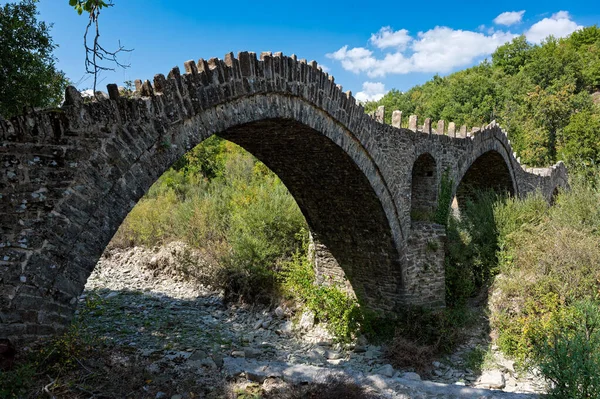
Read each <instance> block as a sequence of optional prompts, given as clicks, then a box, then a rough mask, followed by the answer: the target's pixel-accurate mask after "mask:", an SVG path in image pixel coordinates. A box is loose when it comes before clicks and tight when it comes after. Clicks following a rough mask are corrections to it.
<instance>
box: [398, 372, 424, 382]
mask: <svg viewBox="0 0 600 399" xmlns="http://www.w3.org/2000/svg"><path fill="white" fill-rule="evenodd" d="M402 378H404V379H407V380H413V381H421V376H420V375H419V374H417V373H413V372H412V371H411V372H408V373H404V374H403V375H402Z"/></svg>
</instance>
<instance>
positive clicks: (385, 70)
mask: <svg viewBox="0 0 600 399" xmlns="http://www.w3.org/2000/svg"><path fill="white" fill-rule="evenodd" d="M524 14H525V10H522V11H510V12H504V13H502V14H500V15H498V16H497V17H496V18H495V19H494V22H495V23H496V24H500V25H506V26H509V25H513V24H516V23H518V22H521V21H522V19H523V15H524ZM581 28H582V26H580V25H577V24H576V23H575V22H574V21H573V20H572V19H571V16H570V15H569V13H568V12H566V11H559V12H557V13H556V14H554V15H552V16H551V17H550V18H544V19H542V20H540V21H538V22H537V23H535V24H534V25H532V26H531V27H530V28H529V30H527V31H526V32H523V34H525V35H526V37H527V40H529V41H530V42H533V43H539V42H541V41H542V40H543V39H544V38H545V37H547V36H548V35H554V36H555V37H564V36H567V35H569V34H570V33H572V32H574V31H576V30H578V29H581ZM521 32H522V31H521ZM516 36H517V35H516V34H514V33H512V32H510V31H509V30H507V29H500V28H499V29H495V28H494V27H489V28H488V27H486V26H485V25H480V26H479V27H478V28H477V30H474V31H470V30H460V29H452V28H449V27H446V26H436V27H435V28H433V29H430V30H428V31H425V32H419V33H417V34H416V35H412V36H411V35H410V34H409V32H408V31H407V30H406V29H400V30H393V29H392V28H391V27H389V26H384V27H382V28H381V29H379V31H378V32H377V33H373V34H372V35H371V37H370V39H369V46H365V47H353V48H350V47H349V46H347V45H346V46H344V47H342V48H340V49H339V50H337V51H335V52H333V53H329V54H326V56H327V57H328V58H330V59H332V60H334V61H339V62H340V63H341V65H342V67H343V68H344V69H345V70H347V71H351V72H353V73H356V74H360V73H364V74H366V75H367V76H368V77H369V78H371V79H375V78H378V79H380V78H383V77H385V76H387V75H390V74H408V73H413V72H421V73H423V72H425V73H448V72H451V71H453V70H456V69H459V68H464V67H468V66H471V65H474V64H475V63H477V62H479V61H481V60H483V59H484V58H485V57H489V56H490V54H492V53H493V52H494V51H495V50H496V48H498V46H501V45H503V44H504V43H506V42H509V41H511V40H512V39H513V38H515V37H516ZM367 83H368V82H367ZM361 93H363V94H362V95H364V96H366V95H367V94H366V93H367V91H366V90H365V89H364V88H363V91H361Z"/></svg>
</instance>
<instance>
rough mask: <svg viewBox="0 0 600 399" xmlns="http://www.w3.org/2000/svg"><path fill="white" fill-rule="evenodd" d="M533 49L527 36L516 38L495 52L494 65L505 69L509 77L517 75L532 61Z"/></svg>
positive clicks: (493, 55)
mask: <svg viewBox="0 0 600 399" xmlns="http://www.w3.org/2000/svg"><path fill="white" fill-rule="evenodd" d="M531 49H532V46H531V45H530V44H529V43H527V39H526V38H525V35H521V36H519V37H515V38H514V39H513V40H512V42H510V43H506V44H503V45H502V46H500V47H498V48H497V49H496V51H494V53H493V54H492V63H493V65H494V66H496V67H500V68H502V69H504V72H506V73H507V74H508V75H515V74H517V73H518V72H519V71H520V70H521V68H522V67H523V66H524V65H525V64H526V63H527V62H528V61H529V60H530V59H531V56H532V54H531Z"/></svg>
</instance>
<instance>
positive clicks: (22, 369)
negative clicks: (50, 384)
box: [0, 363, 36, 399]
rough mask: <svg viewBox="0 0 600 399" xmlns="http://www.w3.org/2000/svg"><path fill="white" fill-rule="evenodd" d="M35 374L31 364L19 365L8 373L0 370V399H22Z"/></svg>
mask: <svg viewBox="0 0 600 399" xmlns="http://www.w3.org/2000/svg"><path fill="white" fill-rule="evenodd" d="M35 372H36V370H35V367H34V365H33V364H31V363H24V364H19V365H17V366H16V367H15V368H14V369H12V370H10V371H2V370H0V398H6V399H18V398H22V397H23V395H24V394H25V393H26V392H27V390H28V388H29V385H30V383H31V379H32V378H33V376H34V375H35Z"/></svg>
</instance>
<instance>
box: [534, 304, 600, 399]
mask: <svg viewBox="0 0 600 399" xmlns="http://www.w3.org/2000/svg"><path fill="white" fill-rule="evenodd" d="M533 342H534V355H533V357H534V359H535V362H536V364H537V365H538V367H539V369H540V371H541V372H542V374H543V375H544V377H545V378H546V379H547V380H548V381H549V382H551V389H550V392H549V394H548V397H549V398H557V399H558V398H570V399H591V398H599V397H600V373H599V372H598V371H599V370H600V309H599V304H598V303H597V302H592V301H582V302H577V303H575V304H574V305H573V306H571V307H568V308H565V309H562V310H561V311H558V312H557V313H556V314H554V316H553V317H552V323H551V324H550V326H549V327H548V328H546V329H543V330H542V331H540V333H539V335H538V336H537V337H536V339H534V341H533Z"/></svg>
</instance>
